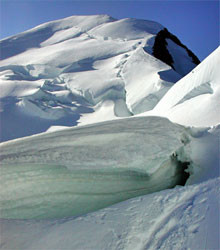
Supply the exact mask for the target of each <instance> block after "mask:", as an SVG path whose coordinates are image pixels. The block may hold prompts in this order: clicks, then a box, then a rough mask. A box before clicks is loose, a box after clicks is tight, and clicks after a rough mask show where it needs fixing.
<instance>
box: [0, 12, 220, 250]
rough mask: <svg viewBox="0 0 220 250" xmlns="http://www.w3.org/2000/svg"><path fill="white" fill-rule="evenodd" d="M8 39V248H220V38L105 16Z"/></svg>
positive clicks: (3, 66)
mask: <svg viewBox="0 0 220 250" xmlns="http://www.w3.org/2000/svg"><path fill="white" fill-rule="evenodd" d="M1 50H2V53H1V56H2V59H3V60H2V61H1V62H0V70H1V75H0V86H1V92H0V96H1V99H0V100H1V140H2V141H5V142H2V143H0V162H1V166H0V168H1V176H0V177H1V181H0V185H1V186H0V201H1V202H0V217H1V219H0V223H1V233H0V235H1V237H0V249H4V250H9V249H10V250H11V249H45V250H47V249H48V250H49V249H59V250H61V249H62V250H63V249H68V250H69V249H74V250H75V249H76V250H81V249H89V250H93V249H95V250H103V249H106V250H109V249H117V250H122V249H123V250H127V249H131V250H133V249H138V250H139V249H140V250H141V249H152V250H155V249H200V250H202V249H204V250H207V249H212V250H214V249H216V250H217V249H219V248H220V238H219V235H220V233H219V228H220V227H219V225H220V223H219V201H220V196H219V194H220V177H219V158H220V157H219V156H220V147H219V141H220V138H219V136H220V116H219V99H220V94H219V93H220V87H219V86H220V74H219V71H218V65H219V63H220V62H219V60H220V49H219V48H218V49H216V50H215V51H214V52H213V53H212V54H211V55H210V56H209V57H208V58H206V59H205V60H204V61H203V62H202V63H200V64H199V65H198V66H196V65H197V64H198V63H199V61H198V58H197V57H196V56H195V55H194V54H193V53H192V52H191V51H190V50H189V49H188V48H187V47H186V46H185V45H183V44H182V43H181V42H180V41H179V40H178V38H176V37H175V36H174V35H172V34H171V33H170V32H169V31H168V30H167V29H166V28H164V27H163V26H162V25H160V24H158V23H155V22H151V21H143V20H135V19H122V20H116V19H113V18H111V17H109V16H106V15H104V16H103V15H102V16H86V17H85V16H73V17H70V18H66V19H63V20H58V21H54V22H50V23H46V24H43V25H40V26H38V27H36V28H34V29H32V30H29V31H26V32H24V33H21V34H18V35H16V36H13V37H10V38H7V39H4V40H2V41H1ZM195 66H196V67H195ZM194 67H195V68H194ZM191 70H192V71H191ZM189 71H191V72H190V73H189ZM186 74H187V75H186ZM116 118H117V119H116ZM119 118H120V119H119ZM110 120H111V121H110ZM100 121H102V122H100ZM85 124H86V125H85ZM77 125H83V126H77ZM57 126H61V128H59V127H57ZM67 126H70V127H71V128H66V127H67ZM58 128H59V129H61V130H60V131H53V130H58ZM62 128H63V129H62ZM48 129H49V131H47V130H48ZM40 132H44V133H41V134H38V133H40ZM27 135H31V136H29V137H25V138H22V137H24V136H27ZM14 138H18V139H16V140H10V139H14ZM182 185H185V186H182ZM171 188H172V189H171ZM128 199H129V200H128ZM116 203H117V204H116Z"/></svg>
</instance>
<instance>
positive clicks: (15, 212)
mask: <svg viewBox="0 0 220 250" xmlns="http://www.w3.org/2000/svg"><path fill="white" fill-rule="evenodd" d="M188 137H190V136H189V135H188V133H187V132H186V131H185V129H184V127H181V126H178V125H174V124H172V123H171V122H169V121H168V120H167V119H164V118H156V117H143V118H132V119H128V118H127V119H122V120H118V121H112V122H106V123H100V124H96V125H90V126H85V127H79V128H72V129H66V130H64V131H58V132H54V133H47V134H45V133H44V134H42V135H38V136H33V137H29V138H26V139H18V140H15V141H10V142H5V143H2V144H1V151H0V152H1V173H2V176H1V185H2V188H1V189H0V190H1V191H0V194H1V206H0V210H1V217H2V218H19V219H31V218H63V217H68V216H73V215H79V214H85V213H88V212H90V211H93V210H97V209H100V208H103V207H106V206H109V205H111V204H114V203H116V202H119V201H122V200H126V199H128V198H131V197H134V196H138V195H143V194H147V193H151V192H155V191H159V190H162V189H165V188H171V187H174V186H175V185H177V184H184V183H185V182H186V178H187V175H186V173H185V172H184V170H185V168H187V167H188V165H189V164H190V158H188V156H187V147H188V146H187V144H188V143H189V140H190V139H189V138H188ZM179 158H180V159H179ZM181 162H182V163H181ZM184 162H186V163H187V164H184ZM15 190H16V192H15Z"/></svg>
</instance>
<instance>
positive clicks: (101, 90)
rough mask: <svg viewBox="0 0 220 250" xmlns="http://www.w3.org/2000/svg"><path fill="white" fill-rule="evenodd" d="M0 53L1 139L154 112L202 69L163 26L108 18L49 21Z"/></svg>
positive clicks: (4, 45)
mask: <svg viewBox="0 0 220 250" xmlns="http://www.w3.org/2000/svg"><path fill="white" fill-rule="evenodd" d="M0 48H1V58H2V61H1V62H0V72H1V75H0V79H1V93H0V102H1V120H2V121H3V122H2V135H1V141H5V140H9V139H14V138H19V137H23V136H27V135H32V134H36V133H40V132H44V131H46V130H48V129H49V128H50V127H51V126H76V125H82V124H88V123H93V122H98V121H104V120H111V119H115V118H117V117H128V116H132V115H134V114H139V113H142V112H145V111H148V110H151V109H153V108H154V107H155V105H156V104H157V103H158V102H159V101H160V99H161V98H162V97H163V96H164V94H165V93H166V92H167V91H168V90H169V88H170V87H171V86H173V84H174V83H175V82H176V81H178V80H179V79H180V78H182V77H183V76H184V75H185V74H187V73H188V72H189V71H191V70H192V69H193V68H194V67H195V66H196V65H197V64H198V63H199V60H198V59H197V57H196V56H195V55H194V54H193V53H192V52H191V51H190V50H189V49H187V47H186V46H184V45H183V44H182V43H181V42H180V41H179V40H178V38H176V37H175V36H174V35H172V34H171V33H169V32H168V30H167V29H166V28H164V27H163V26H162V25H160V24H159V23H156V22H153V21H145V20H136V19H132V18H126V19H122V20H116V19H114V18H112V17H109V16H107V15H95V16H72V17H68V18H65V19H62V20H57V21H53V22H49V23H45V24H42V25H40V26H37V27H35V28H33V29H31V30H28V31H25V32H23V33H20V34H18V35H15V36H12V37H9V38H6V39H3V40H2V41H0ZM15 124H16V125H15ZM24 124H25V127H26V128H27V129H26V130H25V131H24V129H23V127H24Z"/></svg>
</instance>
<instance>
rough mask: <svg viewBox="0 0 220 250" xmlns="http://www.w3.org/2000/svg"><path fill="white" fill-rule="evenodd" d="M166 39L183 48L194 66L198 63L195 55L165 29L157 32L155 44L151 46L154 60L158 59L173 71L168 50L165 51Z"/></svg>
mask: <svg viewBox="0 0 220 250" xmlns="http://www.w3.org/2000/svg"><path fill="white" fill-rule="evenodd" d="M166 39H170V40H172V41H173V42H174V43H175V44H177V45H178V46H180V47H182V48H184V49H185V50H186V52H187V54H188V55H189V56H190V57H191V58H192V62H193V63H195V64H196V65H198V64H199V63H200V60H199V59H198V57H197V56H196V55H195V54H193V52H192V51H191V50H189V49H188V48H187V47H186V46H185V45H184V44H182V43H181V42H180V40H179V39H178V38H177V37H176V36H174V35H173V34H171V33H170V32H169V31H168V30H167V29H166V28H164V29H163V30H161V31H159V32H158V33H157V35H156V37H155V42H154V46H153V55H154V56H155V57H156V58H158V59H160V60H161V61H163V62H165V63H166V64H168V65H170V66H171V67H172V68H173V69H175V67H174V65H173V64H174V60H173V58H172V56H171V54H170V53H169V50H168V49H167V45H168V43H167V41H166Z"/></svg>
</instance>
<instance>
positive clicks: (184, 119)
mask: <svg viewBox="0 0 220 250" xmlns="http://www.w3.org/2000/svg"><path fill="white" fill-rule="evenodd" d="M219 65H220V48H217V49H216V50H215V51H214V52H213V53H212V54H211V55H209V56H208V57H207V58H206V59H205V60H204V61H203V62H202V63H201V64H200V65H198V66H197V67H196V68H195V69H194V70H193V71H192V72H190V73H189V74H188V75H187V76H185V77H184V78H182V79H181V80H180V81H178V82H177V83H176V84H175V85H174V86H172V88H170V90H169V91H168V92H167V93H166V95H165V96H164V97H163V98H162V99H161V100H160V102H159V103H158V104H157V105H156V107H155V108H154V110H153V112H152V113H151V115H152V114H155V115H161V116H166V117H168V118H169V119H170V120H172V121H174V122H177V123H180V124H183V125H190V126H213V125H217V124H219V123H220V115H219V114H220V106H219V100H220V72H219Z"/></svg>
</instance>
